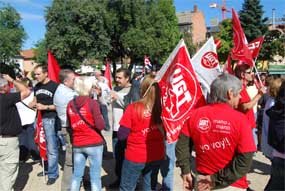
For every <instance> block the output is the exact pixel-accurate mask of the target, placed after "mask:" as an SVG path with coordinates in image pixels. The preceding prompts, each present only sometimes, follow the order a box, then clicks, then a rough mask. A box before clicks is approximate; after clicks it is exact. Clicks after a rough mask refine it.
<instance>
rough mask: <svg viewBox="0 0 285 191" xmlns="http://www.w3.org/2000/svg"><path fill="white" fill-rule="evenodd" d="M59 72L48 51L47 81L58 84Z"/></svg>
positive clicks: (55, 61) (54, 60)
mask: <svg viewBox="0 0 285 191" xmlns="http://www.w3.org/2000/svg"><path fill="white" fill-rule="evenodd" d="M59 72H60V67H59V65H58V62H57V60H56V59H55V57H54V56H53V55H52V53H51V52H50V51H48V77H49V79H51V80H52V81H55V82H57V83H59Z"/></svg>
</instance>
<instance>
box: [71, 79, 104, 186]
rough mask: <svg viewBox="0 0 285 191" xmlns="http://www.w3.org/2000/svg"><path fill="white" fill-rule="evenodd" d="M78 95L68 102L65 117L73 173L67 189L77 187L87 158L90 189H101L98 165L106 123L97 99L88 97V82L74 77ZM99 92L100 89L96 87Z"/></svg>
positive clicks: (89, 89) (101, 158)
mask: <svg viewBox="0 0 285 191" xmlns="http://www.w3.org/2000/svg"><path fill="white" fill-rule="evenodd" d="M74 90H76V91H77V92H78V94H79V96H77V97H75V98H74V99H72V100H71V101H69V102H68V105H67V117H68V121H69V123H70V127H71V135H72V148H73V174H72V180H71V188H70V190H80V185H81V181H82V177H83V174H84V169H85V163H86V160H87V159H88V160H89V164H90V171H89V172H90V182H91V190H101V189H102V185H101V167H102V160H103V144H104V138H103V136H102V134H101V130H102V129H104V127H105V122H104V119H103V116H102V114H101V112H100V107H99V103H98V102H97V101H96V100H93V99H91V98H90V97H89V95H90V92H91V85H90V86H89V85H88V84H87V83H86V81H84V80H82V79H78V78H77V79H76V80H75V84H74ZM97 94H99V90H97Z"/></svg>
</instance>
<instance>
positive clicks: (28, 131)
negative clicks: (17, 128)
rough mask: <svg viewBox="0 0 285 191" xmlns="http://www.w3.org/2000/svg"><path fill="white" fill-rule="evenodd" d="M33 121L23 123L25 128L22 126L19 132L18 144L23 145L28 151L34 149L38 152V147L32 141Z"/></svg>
mask: <svg viewBox="0 0 285 191" xmlns="http://www.w3.org/2000/svg"><path fill="white" fill-rule="evenodd" d="M34 133H35V128H34V123H32V124H29V125H25V128H23V130H22V132H21V134H20V135H19V145H20V146H21V145H23V146H25V147H26V148H27V149H28V150H29V151H35V152H36V153H38V148H37V146H36V144H35V141H34Z"/></svg>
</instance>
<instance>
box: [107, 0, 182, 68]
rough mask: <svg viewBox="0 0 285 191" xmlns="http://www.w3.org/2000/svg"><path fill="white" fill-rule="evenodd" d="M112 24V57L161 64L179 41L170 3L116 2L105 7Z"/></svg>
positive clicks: (163, 0)
mask: <svg viewBox="0 0 285 191" xmlns="http://www.w3.org/2000/svg"><path fill="white" fill-rule="evenodd" d="M108 9H109V12H110V13H111V15H112V18H113V20H112V24H111V25H109V26H108V31H109V34H110V36H111V39H112V40H111V44H112V51H111V52H110V54H109V56H110V57H111V58H116V57H120V58H122V57H124V56H125V55H128V56H129V57H131V60H132V63H134V62H142V61H143V57H144V55H146V54H147V55H149V56H150V57H151V58H153V59H155V60H158V59H159V60H161V61H164V60H165V59H166V58H167V56H168V55H169V53H170V52H171V51H172V49H173V48H174V47H175V45H176V43H177V42H178V41H179V35H180V34H179V30H178V22H177V18H176V15H175V8H174V5H173V1H172V0H152V1H146V0H136V1H133V0H117V1H110V2H109V4H108Z"/></svg>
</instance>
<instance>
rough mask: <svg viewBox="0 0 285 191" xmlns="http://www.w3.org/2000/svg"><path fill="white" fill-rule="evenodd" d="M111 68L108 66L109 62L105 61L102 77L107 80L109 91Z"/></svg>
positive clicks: (110, 86)
mask: <svg viewBox="0 0 285 191" xmlns="http://www.w3.org/2000/svg"><path fill="white" fill-rule="evenodd" d="M111 74H112V73H111V66H110V62H109V61H107V62H106V68H105V73H104V77H105V78H106V79H107V80H108V86H109V88H110V89H112V75H111Z"/></svg>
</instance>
